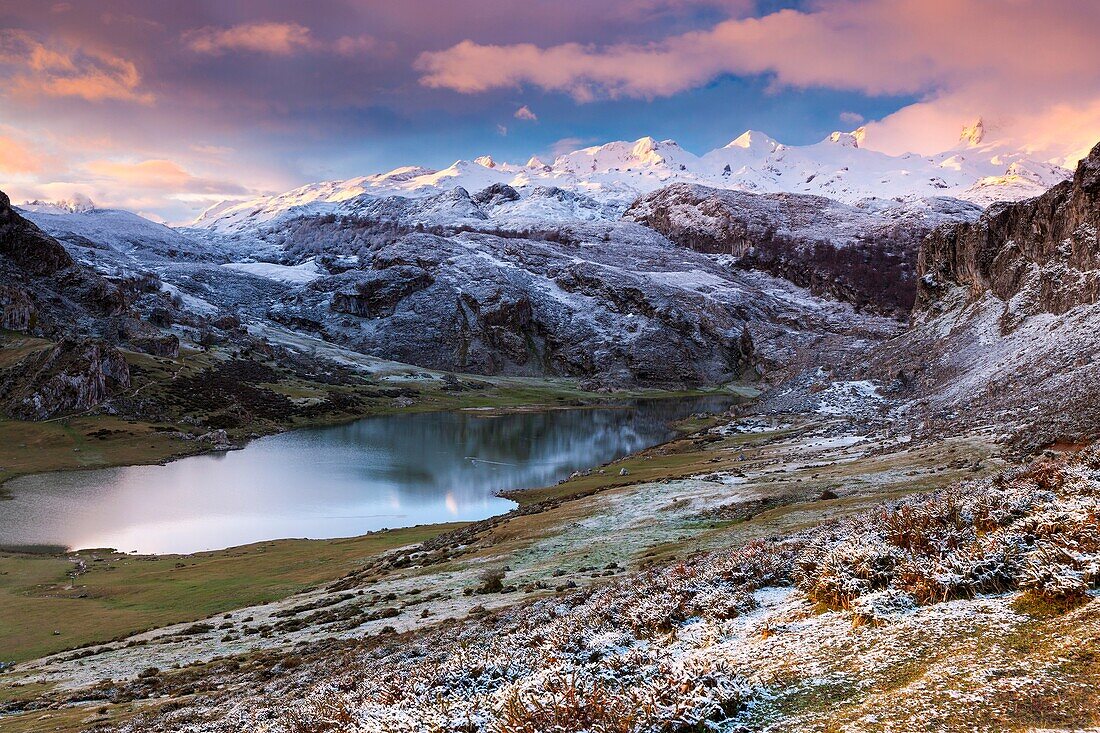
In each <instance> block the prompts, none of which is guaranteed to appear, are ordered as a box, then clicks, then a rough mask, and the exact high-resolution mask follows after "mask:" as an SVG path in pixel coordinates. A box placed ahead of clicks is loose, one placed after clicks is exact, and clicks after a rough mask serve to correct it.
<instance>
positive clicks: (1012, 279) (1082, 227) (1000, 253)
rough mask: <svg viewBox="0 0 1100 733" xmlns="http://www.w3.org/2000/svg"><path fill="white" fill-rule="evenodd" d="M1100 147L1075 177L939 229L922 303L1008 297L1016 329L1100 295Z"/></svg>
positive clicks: (924, 264) (921, 264) (922, 266)
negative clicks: (956, 295) (963, 296)
mask: <svg viewBox="0 0 1100 733" xmlns="http://www.w3.org/2000/svg"><path fill="white" fill-rule="evenodd" d="M1098 227H1100V145H1097V147H1095V148H1093V150H1092V153H1091V154H1090V155H1089V156H1088V157H1086V158H1085V159H1084V160H1082V161H1081V163H1080V165H1078V167H1077V171H1076V172H1075V173H1074V176H1073V179H1072V180H1070V181H1065V182H1063V183H1060V184H1058V185H1057V186H1055V187H1053V188H1051V189H1050V190H1049V191H1047V192H1046V193H1045V194H1043V195H1042V196H1040V197H1038V198H1035V199H1031V200H1029V201H1021V202H1017V203H1010V204H997V205H995V206H993V207H990V209H989V211H987V212H986V213H985V214H983V215H982V217H981V218H980V219H979V220H978V221H976V222H974V223H973V224H968V225H963V226H957V227H945V228H941V229H939V230H937V231H936V232H934V233H933V234H932V235H931V236H930V237H929V238H928V241H927V242H926V243H925V245H924V246H923V247H922V248H921V251H920V257H919V259H918V263H917V267H918V276H919V281H920V283H919V290H918V298H917V307H918V309H920V310H931V309H934V308H935V307H936V305H937V303H938V302H939V300H940V299H941V297H942V296H943V295H944V293H945V292H947V291H950V290H951V289H952V288H956V287H962V288H965V289H966V290H967V292H968V293H969V296H970V297H971V298H974V299H976V298H980V297H982V296H983V295H984V294H986V293H989V294H991V295H993V296H994V297H996V298H997V299H999V300H1001V301H1004V303H1005V314H1004V316H1005V317H1004V318H1003V319H1002V322H1003V325H1004V327H1005V328H1006V329H1011V328H1013V327H1014V326H1015V325H1017V324H1018V323H1019V322H1020V321H1021V320H1022V319H1023V318H1026V317H1027V316H1030V315H1035V314H1037V313H1053V314H1055V315H1061V314H1063V313H1066V312H1067V311H1069V310H1070V309H1072V308H1074V307H1076V306H1079V305H1084V304H1092V303H1095V302H1097V299H1098V298H1100V240H1098V238H1097V228H1098Z"/></svg>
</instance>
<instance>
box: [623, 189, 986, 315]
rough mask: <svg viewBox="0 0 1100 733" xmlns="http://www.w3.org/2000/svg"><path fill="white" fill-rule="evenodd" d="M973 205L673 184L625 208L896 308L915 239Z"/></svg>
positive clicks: (736, 254)
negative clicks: (849, 200)
mask: <svg viewBox="0 0 1100 733" xmlns="http://www.w3.org/2000/svg"><path fill="white" fill-rule="evenodd" d="M980 213H981V208H980V207H978V206H976V205H974V204H969V203H966V202H963V201H959V200H957V199H950V198H942V197H941V198H931V199H908V200H904V201H894V200H882V199H867V200H864V201H862V202H860V204H859V205H857V206H850V205H848V204H843V203H840V202H838V201H833V200H830V199H827V198H823V197H821V196H810V195H804V194H791V193H777V194H753V193H746V192H743V191H725V190H719V189H713V188H707V187H704V186H698V185H689V184H673V185H671V186H667V187H665V188H662V189H660V190H659V191H655V192H654V193H651V194H648V195H646V196H642V197H641V198H639V199H638V200H637V201H635V202H634V203H633V204H632V205H631V206H630V208H628V209H627V210H626V212H625V213H624V214H623V218H624V219H626V220H628V221H636V222H638V223H641V224H645V225H646V226H648V227H650V228H653V229H655V230H657V231H659V232H661V233H662V234H664V235H665V236H667V237H668V238H669V239H671V240H672V241H673V242H676V243H677V244H680V245H682V246H684V247H688V248H690V249H693V250H696V251H698V252H705V253H709V254H722V255H729V256H731V257H732V258H733V259H734V261H735V262H736V264H737V266H738V267H744V268H748V269H755V270H762V271H764V272H769V273H771V274H773V275H776V276H778V277H782V278H785V279H787V280H790V281H791V282H793V283H795V284H796V285H799V286H801V287H805V288H808V289H809V290H810V292H812V293H814V294H815V295H823V296H829V297H833V298H837V299H840V300H844V301H847V302H850V303H853V304H855V305H856V306H857V307H860V308H870V309H871V310H873V311H877V312H880V313H885V314H889V315H894V316H901V317H904V316H906V315H908V312H909V310H910V309H911V308H912V306H913V300H914V297H915V294H916V277H915V272H916V259H917V250H918V249H919V248H920V243H921V240H922V239H923V238H924V237H925V235H927V234H928V233H929V232H930V231H931V230H932V229H933V228H935V227H937V226H939V225H942V224H944V223H946V222H960V221H972V220H974V219H976V218H977V217H978V215H979V214H980Z"/></svg>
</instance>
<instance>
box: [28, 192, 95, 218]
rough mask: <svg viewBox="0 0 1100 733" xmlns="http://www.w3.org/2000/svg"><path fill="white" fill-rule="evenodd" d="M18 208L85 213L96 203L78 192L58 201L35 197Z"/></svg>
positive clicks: (45, 211) (46, 211)
mask: <svg viewBox="0 0 1100 733" xmlns="http://www.w3.org/2000/svg"><path fill="white" fill-rule="evenodd" d="M20 208H22V209H27V210H29V211H38V212H42V213H59V214H86V213H88V212H89V211H95V209H96V205H95V203H94V202H93V201H92V200H91V199H90V198H88V197H87V196H84V195H82V194H79V193H78V194H76V195H75V196H73V197H72V199H62V200H58V201H43V200H41V199H35V200H34V201H28V202H26V203H25V204H22V205H21V206H20Z"/></svg>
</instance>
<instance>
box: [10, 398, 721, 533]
mask: <svg viewBox="0 0 1100 733" xmlns="http://www.w3.org/2000/svg"><path fill="white" fill-rule="evenodd" d="M731 401H732V400H730V399H729V398H707V399H702V400H699V399H695V400H650V401H645V402H640V403H638V404H637V405H636V406H634V407H632V408H630V409H617V408H600V409H591V410H555V411H548V412H526V413H516V414H509V415H501V416H495V417H491V416H485V415H479V414H478V413H476V412H438V413H423V414H416V415H391V416H380V417H372V418H366V419H363V420H359V421H357V422H354V423H350V424H347V425H339V426H335V427H328V428H317V429H309V430H297V431H294V432H289V433H283V434H281V435H274V436H269V437H266V438H261V439H259V440H255V441H253V442H252V443H250V444H249V445H248V446H247V447H245V448H244V449H243V450H239V451H232V452H229V453H220V454H210V455H204V456H196V457H193V458H185V459H183V460H180V461H176V462H174V463H169V464H168V465H166V466H126V467H122V468H110V469H100V470H94V471H74V472H65V473H52V474H39V475H35V476H26V477H23V478H19V479H16V480H14V481H12V482H11V483H10V484H9V488H10V489H11V492H12V494H14V496H15V499H14V500H12V501H5V502H0V544H2V545H31V544H38V545H41V544H52V545H63V546H66V547H70V548H86V547H114V548H118V549H120V550H123V551H129V550H138V551H140V552H142V553H168V552H195V551H198V550H205V549H214V548H221V547H229V546H233V545H240V544H246V543H249V542H257V541H260V540H268V539H276V538H282V537H311V538H328V537H346V536H354V535H360V534H363V533H366V532H369V531H372V530H377V529H381V528H383V527H407V526H412V525H416V524H425V523H432V522H450V521H458V520H475V519H483V518H485V517H489V516H492V515H494V514H500V513H502V512H506V511H508V510H509V509H510V508H512V507H513V506H514V504H513V503H512V502H510V501H507V500H505V499H501V498H499V497H497V496H495V495H494V494H495V492H497V491H501V490H505V489H517V488H527V487H537V486H543V485H548V484H553V483H555V482H557V481H558V480H559V479H561V478H563V477H565V476H568V475H569V473H570V472H572V471H575V470H578V469H583V468H586V467H591V466H596V465H598V464H601V463H604V462H606V461H609V460H612V459H614V458H618V457H620V456H623V455H626V454H628V453H632V452H634V451H638V450H641V449H643V448H646V447H648V446H651V445H654V444H656V443H659V442H662V441H664V440H667V439H668V438H670V437H672V432H671V430H670V429H669V421H670V420H674V419H676V418H678V417H683V416H686V415H689V414H691V413H693V412H698V411H702V410H718V409H723V408H725V407H726V406H728V405H729V404H730V403H731Z"/></svg>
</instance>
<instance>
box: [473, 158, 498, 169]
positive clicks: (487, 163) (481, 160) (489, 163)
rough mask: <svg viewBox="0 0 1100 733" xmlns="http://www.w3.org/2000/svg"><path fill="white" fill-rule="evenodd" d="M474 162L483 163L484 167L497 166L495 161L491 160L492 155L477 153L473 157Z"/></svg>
mask: <svg viewBox="0 0 1100 733" xmlns="http://www.w3.org/2000/svg"><path fill="white" fill-rule="evenodd" d="M474 162H475V163H477V164H478V165H483V166H485V167H486V168H496V167H497V162H496V161H495V160H493V156H491V155H479V156H478V157H476V158H474Z"/></svg>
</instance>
